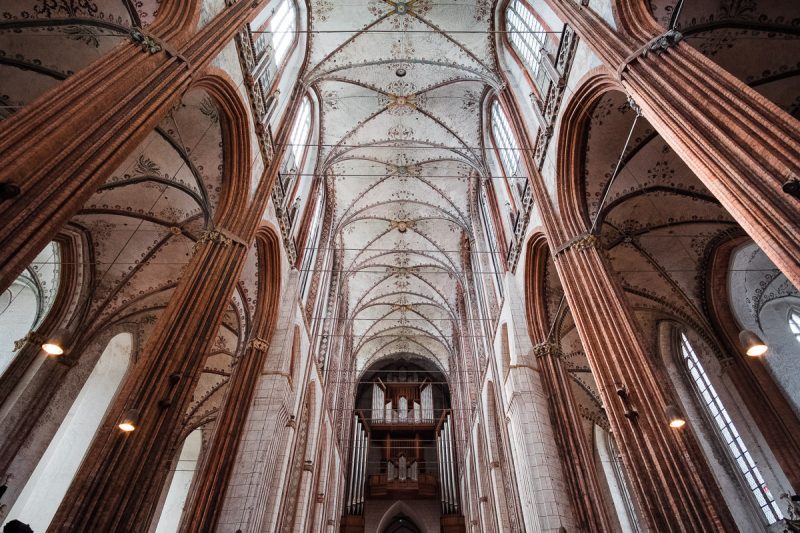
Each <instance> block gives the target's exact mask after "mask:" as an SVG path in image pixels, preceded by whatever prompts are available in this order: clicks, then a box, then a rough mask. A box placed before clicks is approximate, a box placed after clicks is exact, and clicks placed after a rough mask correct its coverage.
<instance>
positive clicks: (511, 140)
mask: <svg viewBox="0 0 800 533" xmlns="http://www.w3.org/2000/svg"><path fill="white" fill-rule="evenodd" d="M492 140H493V141H494V145H495V149H496V150H497V153H498V155H499V157H500V166H501V167H502V168H503V174H504V175H505V178H506V180H507V181H508V183H510V184H512V185H513V186H514V188H515V189H516V195H515V193H510V191H508V190H506V196H509V198H508V201H509V203H513V204H514V211H517V208H518V206H520V205H521V204H522V202H521V199H522V197H523V195H524V194H525V183H526V182H527V178H526V177H525V172H523V169H522V158H521V157H520V149H519V144H518V143H517V139H516V138H515V137H514V132H513V131H512V129H511V124H510V123H509V122H508V116H506V113H505V111H504V110H503V108H502V106H501V105H500V103H499V102H498V101H497V100H495V101H494V103H493V104H492ZM514 223H515V221H513V220H512V226H513V225H514Z"/></svg>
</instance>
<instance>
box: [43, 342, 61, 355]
mask: <svg viewBox="0 0 800 533" xmlns="http://www.w3.org/2000/svg"><path fill="white" fill-rule="evenodd" d="M42 350H44V351H45V352H47V354H48V355H64V348H62V347H61V346H59V345H58V344H55V343H53V342H49V341H48V342H45V343H44V344H42Z"/></svg>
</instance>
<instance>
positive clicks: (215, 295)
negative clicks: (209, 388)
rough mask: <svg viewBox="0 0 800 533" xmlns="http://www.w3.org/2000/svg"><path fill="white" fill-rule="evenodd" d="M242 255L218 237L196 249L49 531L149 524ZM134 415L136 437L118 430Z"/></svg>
mask: <svg viewBox="0 0 800 533" xmlns="http://www.w3.org/2000/svg"><path fill="white" fill-rule="evenodd" d="M247 249H248V247H247V246H246V245H245V244H244V243H243V242H241V241H238V240H234V239H231V238H229V237H228V236H227V235H225V234H224V233H221V232H217V231H214V232H209V233H207V234H206V236H205V237H204V238H203V239H201V241H199V242H198V243H197V246H196V252H195V255H194V257H193V258H192V260H191V262H190V263H189V264H188V265H187V268H186V272H185V273H184V274H183V277H182V279H181V283H180V285H179V286H178V288H177V289H176V290H175V294H174V296H173V297H172V298H171V300H170V303H169V305H168V307H167V309H166V310H165V311H164V314H163V315H162V317H161V319H160V321H159V326H158V328H157V330H156V331H154V332H153V334H152V335H151V337H150V338H149V340H148V342H147V345H146V346H145V348H144V350H143V355H142V357H141V358H140V359H139V360H138V361H137V362H136V365H135V366H134V367H133V368H132V369H131V370H130V371H129V375H128V377H126V380H125V382H124V384H123V387H122V389H121V390H120V392H119V394H118V395H117V398H116V399H115V400H114V403H113V404H112V405H111V407H110V408H109V411H108V415H107V416H106V419H105V421H104V423H103V425H102V426H101V427H100V429H99V430H98V432H97V435H96V436H95V439H94V441H93V442H92V445H91V447H90V448H89V450H88V452H87V455H86V459H84V462H83V464H82V466H81V469H80V470H79V471H78V473H77V475H76V477H75V479H74V480H73V482H72V485H71V486H70V489H69V491H68V492H67V495H66V497H65V498H64V500H63V501H62V502H61V506H60V507H59V510H58V512H57V513H56V516H55V517H54V519H53V522H52V523H51V525H50V529H51V530H53V531H81V532H84V531H87V532H88V531H98V532H100V531H103V532H109V531H136V530H139V529H141V528H142V527H143V525H144V524H147V523H149V520H150V517H151V514H152V512H153V510H154V508H155V505H156V503H157V501H158V497H159V494H160V493H161V491H162V489H163V484H164V479H165V474H166V473H167V471H168V468H165V467H166V466H167V465H168V464H169V462H170V461H171V460H172V458H173V457H172V456H173V446H172V445H171V444H172V443H174V442H175V440H176V433H177V432H178V431H179V429H180V426H181V424H180V422H181V420H182V418H183V416H184V413H185V410H186V406H187V405H188V402H190V401H191V395H192V393H193V391H194V389H195V386H196V382H197V379H198V378H199V375H200V372H201V371H202V367H203V364H204V362H205V355H206V354H207V353H208V352H209V350H210V349H211V345H212V344H213V342H214V332H216V331H217V328H218V327H219V323H220V322H221V320H222V316H223V314H224V312H225V309H226V307H227V304H228V301H229V299H230V295H231V294H232V291H233V289H234V287H235V284H236V282H237V280H238V278H239V273H240V271H241V269H242V266H243V265H244V262H245V258H246V256H247ZM128 409H138V410H139V411H140V413H141V421H140V424H139V427H138V428H137V429H136V431H133V432H131V433H129V434H125V433H123V432H121V431H120V430H119V429H118V428H117V427H116V423H117V422H118V421H119V420H120V419H121V418H122V415H123V413H125V412H126V411H127V410H128Z"/></svg>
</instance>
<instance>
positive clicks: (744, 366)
mask: <svg viewBox="0 0 800 533" xmlns="http://www.w3.org/2000/svg"><path fill="white" fill-rule="evenodd" d="M748 242H752V241H751V239H750V238H749V237H747V236H746V235H744V232H742V231H737V232H733V233H731V234H729V235H725V236H724V237H723V238H722V239H719V240H718V241H717V242H715V243H713V246H709V249H708V250H707V252H706V257H705V259H704V266H705V271H704V272H703V275H704V291H705V297H706V299H705V301H706V312H707V314H708V317H709V320H710V322H711V327H712V328H713V330H714V332H715V333H716V336H717V338H718V339H719V341H720V343H721V344H722V345H723V346H724V349H725V351H726V353H728V354H731V357H732V361H731V363H732V364H731V365H730V368H729V375H730V376H731V379H732V380H733V381H734V383H736V386H737V389H738V390H739V392H740V394H742V395H743V396H744V397H745V398H746V401H747V404H748V405H750V406H752V408H751V409H750V411H751V413H752V415H753V418H754V420H755V421H756V424H757V425H758V427H759V430H760V431H761V433H762V434H763V435H764V437H765V438H766V440H767V441H768V442H769V444H770V448H771V449H772V451H773V453H774V454H775V456H776V457H777V459H778V461H779V462H780V463H781V466H782V468H783V470H784V472H785V474H786V476H787V477H788V478H789V481H790V482H791V484H792V486H793V487H795V489H796V488H797V487H798V486H800V466H798V463H797V460H796V459H794V458H795V457H798V456H800V443H798V441H797V439H792V438H787V435H799V434H800V420H798V415H797V413H796V412H795V411H794V409H793V407H792V405H791V404H790V402H789V401H788V399H787V397H786V396H785V395H784V394H783V393H782V392H781V389H780V388H779V387H778V386H777V383H776V381H775V378H774V377H773V375H772V374H771V372H770V370H769V369H768V368H767V363H766V362H765V361H764V360H763V359H760V358H753V357H747V356H745V355H744V354H743V353H742V350H741V347H740V344H739V339H738V335H739V330H740V328H741V327H742V325H741V324H740V321H739V320H737V318H736V316H735V313H734V310H733V307H732V305H731V304H732V295H731V294H730V289H729V276H730V268H731V259H732V256H733V254H734V253H735V252H736V250H737V249H739V248H741V247H742V246H743V245H746V244H747V243H748Z"/></svg>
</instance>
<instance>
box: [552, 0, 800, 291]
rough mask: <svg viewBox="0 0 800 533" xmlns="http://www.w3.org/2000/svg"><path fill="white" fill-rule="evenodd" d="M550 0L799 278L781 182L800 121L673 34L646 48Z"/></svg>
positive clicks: (794, 217) (798, 172) (797, 210)
mask: <svg viewBox="0 0 800 533" xmlns="http://www.w3.org/2000/svg"><path fill="white" fill-rule="evenodd" d="M546 1H547V4H548V5H549V6H550V7H551V8H553V10H554V11H555V12H556V13H557V14H558V15H559V17H560V18H562V19H563V20H564V21H565V22H567V23H568V24H570V26H572V27H573V28H574V29H575V31H576V32H577V33H578V35H579V36H580V38H581V39H583V40H584V41H585V42H586V44H587V45H588V46H589V47H590V48H591V49H592V50H593V51H594V52H595V53H596V54H597V55H598V56H599V57H600V59H601V60H602V61H603V63H605V65H606V66H607V67H608V68H609V69H610V70H612V71H614V72H617V73H618V75H619V78H620V81H621V86H622V87H624V88H625V90H626V91H627V92H628V94H630V95H631V96H632V97H633V99H634V100H635V101H636V103H637V104H638V105H639V106H641V109H642V113H643V115H644V117H645V118H647V120H648V121H649V122H650V123H651V124H652V125H653V127H654V128H655V130H656V131H657V132H658V133H659V134H660V135H661V136H662V137H663V138H664V140H665V141H667V143H669V145H670V146H671V147H672V148H673V149H674V150H675V151H676V152H677V153H678V154H679V155H680V156H681V158H682V159H683V161H684V162H685V163H686V164H687V165H688V166H689V168H690V169H691V170H692V171H693V172H694V173H695V174H696V175H697V177H698V178H699V179H700V180H701V181H702V182H703V184H704V185H705V186H706V187H708V189H709V190H710V191H711V192H712V193H713V194H714V195H715V197H716V198H717V199H718V200H719V201H720V203H721V204H722V205H723V206H724V207H725V208H726V209H727V210H728V211H729V212H730V213H731V215H732V216H733V217H734V218H735V219H736V221H737V222H738V223H739V224H741V226H742V227H743V228H744V230H745V231H747V233H748V234H749V235H750V237H752V238H753V240H754V241H755V242H756V243H757V244H758V245H759V247H760V248H761V249H762V250H763V251H764V253H766V254H767V256H769V258H770V259H771V260H772V261H773V262H774V263H775V264H776V265H777V266H778V268H780V269H781V271H782V272H783V273H784V274H785V275H786V277H787V278H789V280H790V281H791V282H792V283H793V284H794V285H795V286H800V203H798V202H797V200H796V199H794V198H793V197H791V196H789V195H788V194H786V193H784V192H783V190H782V188H781V187H782V184H783V183H784V182H785V181H786V180H788V179H789V178H790V177H793V176H794V177H797V176H800V122H799V121H797V120H796V119H794V118H793V117H791V116H790V115H789V114H788V113H786V112H785V111H783V110H781V109H779V108H778V107H777V106H776V105H775V104H773V103H772V102H770V101H769V100H768V99H767V98H765V97H763V96H761V95H760V94H758V93H757V92H756V91H755V90H753V89H752V88H751V87H748V86H747V85H746V84H745V83H743V82H742V81H741V80H739V79H737V78H735V77H734V76H733V75H731V74H730V73H729V72H727V71H726V70H725V69H723V68H722V67H720V66H719V65H717V64H716V63H714V62H713V61H711V60H710V59H708V58H707V57H705V56H703V55H702V54H701V53H700V52H698V51H697V50H695V49H694V48H692V47H691V46H690V45H688V44H686V43H685V42H682V41H680V42H679V40H680V37H677V38H676V36H675V35H674V34H668V35H666V36H664V38H662V39H660V40H659V41H657V42H654V43H652V45H650V43H648V45H647V46H645V45H644V43H642V42H641V41H640V40H639V39H638V38H635V37H631V36H625V35H621V34H620V33H618V32H616V31H615V30H613V29H612V28H611V27H609V26H608V24H607V23H606V22H605V21H603V20H602V19H601V18H600V17H599V16H598V15H597V14H596V13H595V12H594V11H592V10H591V9H587V8H582V7H581V6H580V5H579V4H578V3H577V2H574V1H573V0H546ZM655 37H656V35H653V38H655Z"/></svg>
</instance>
